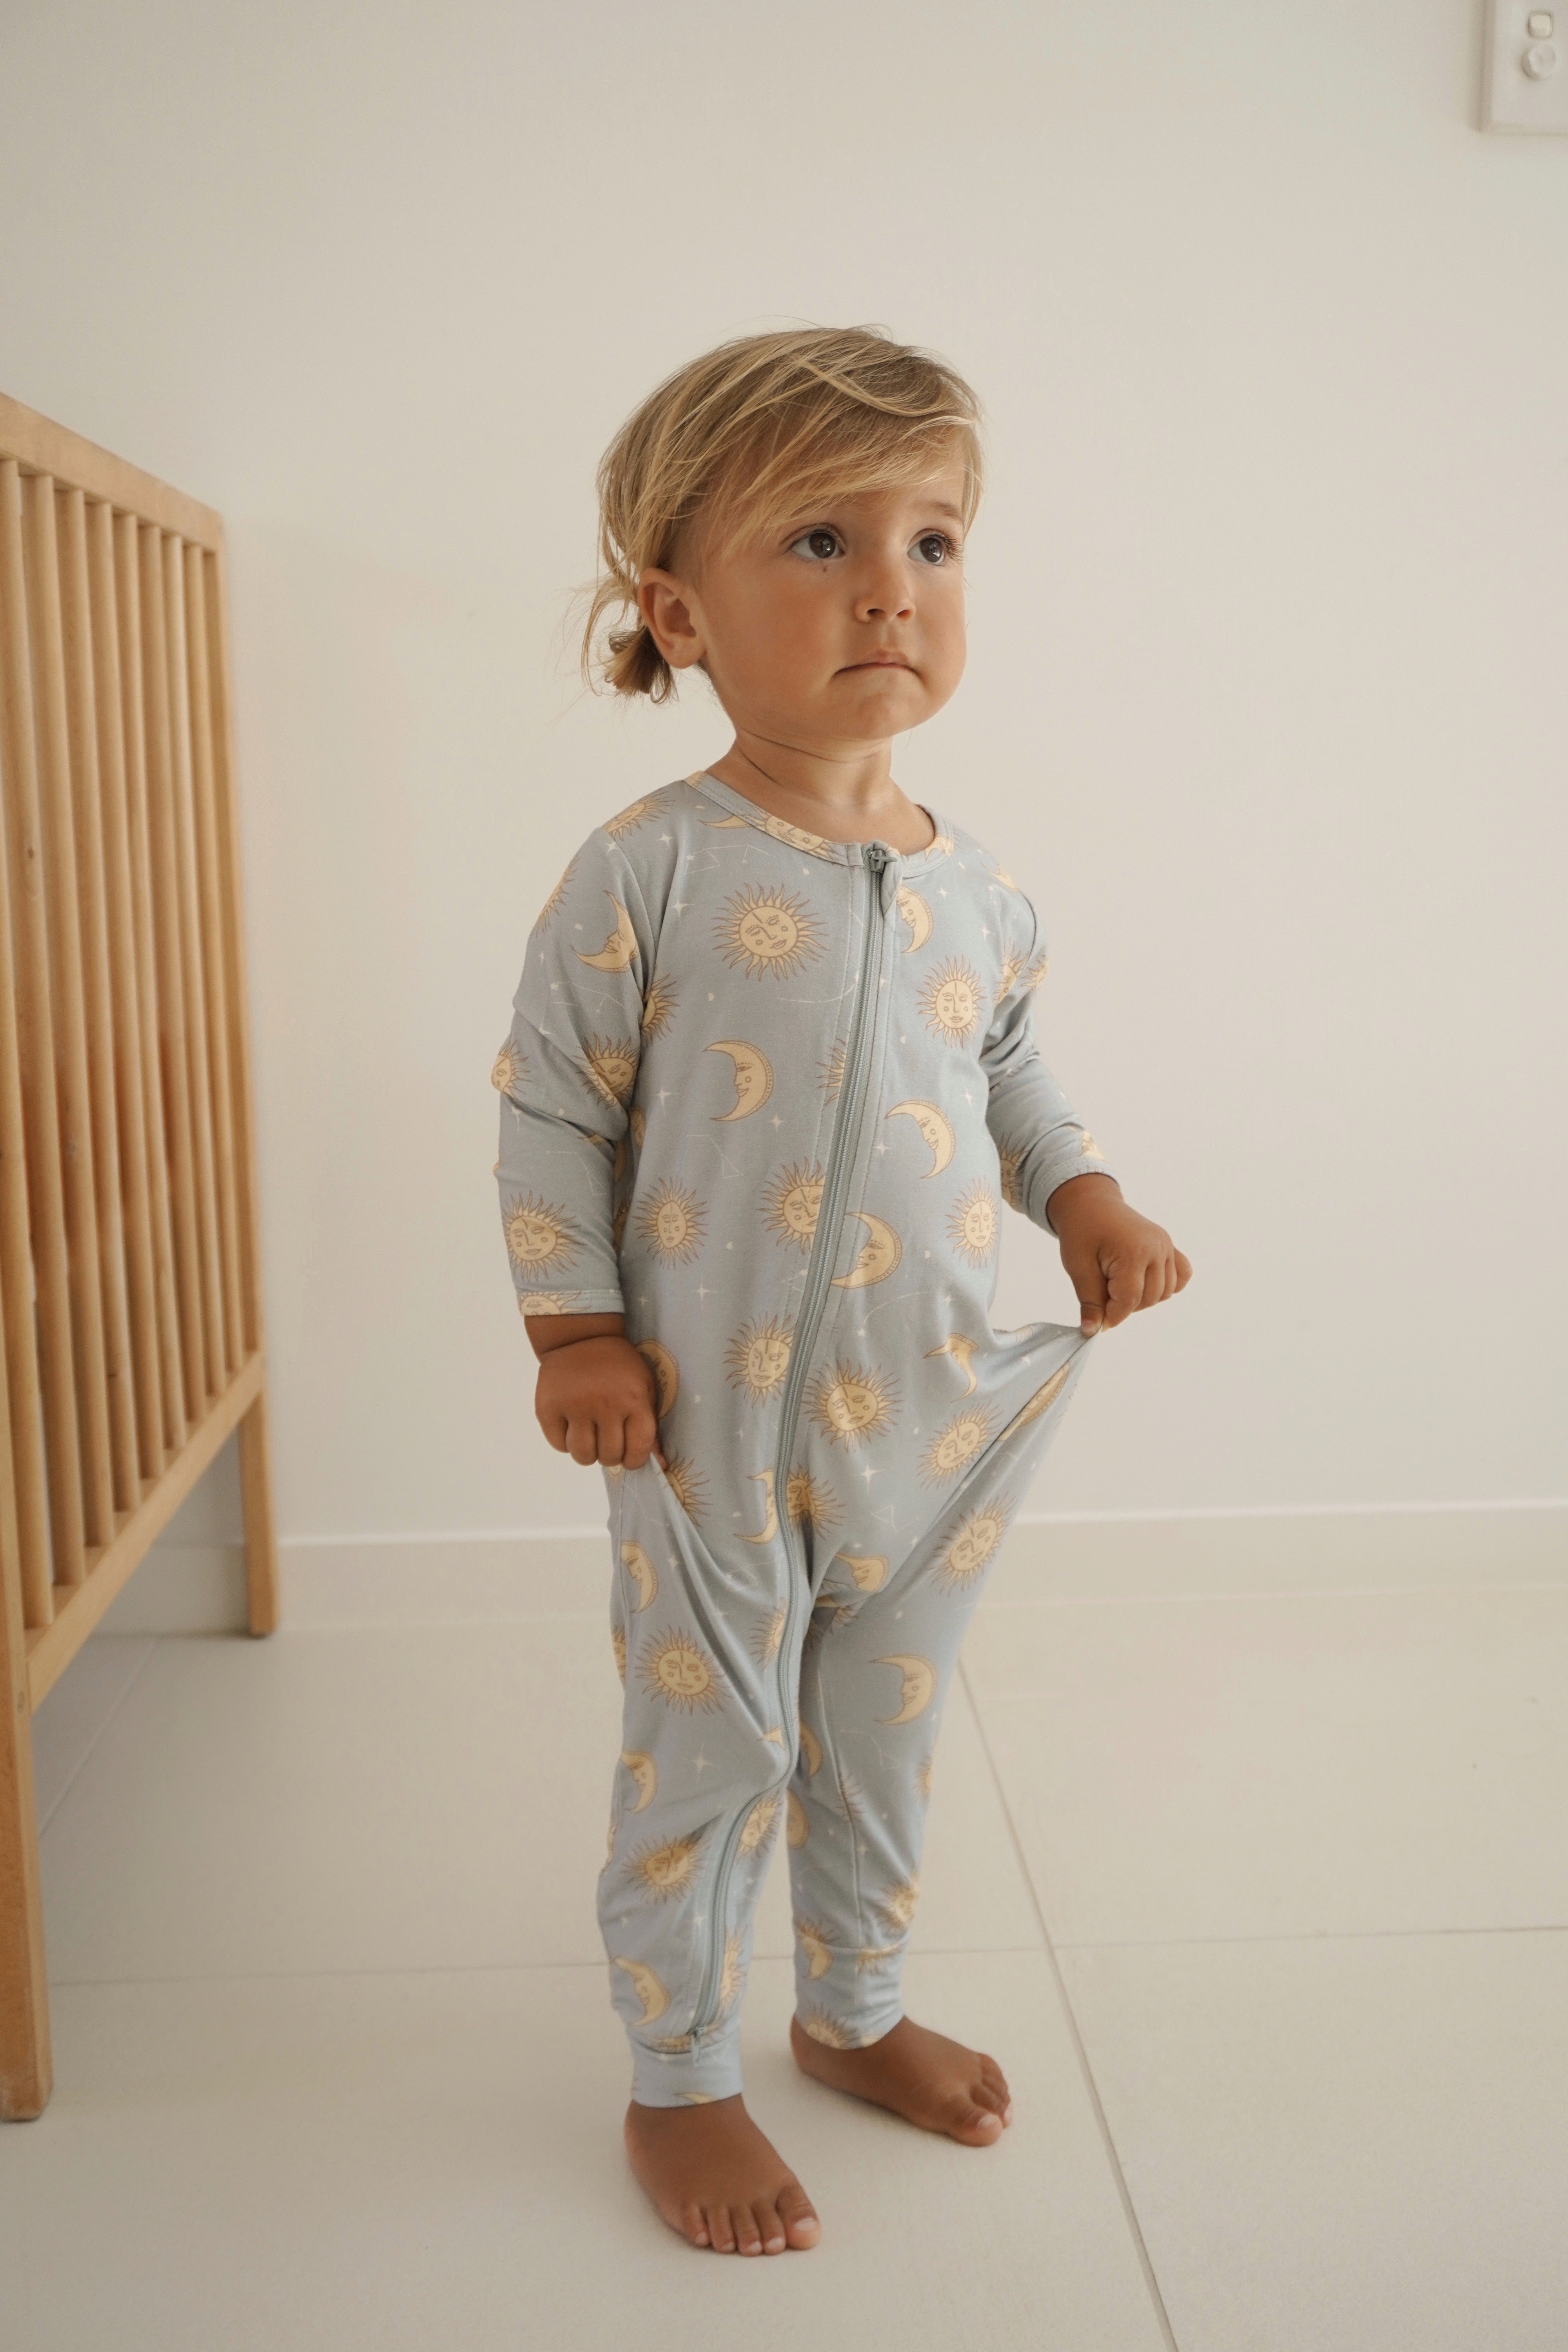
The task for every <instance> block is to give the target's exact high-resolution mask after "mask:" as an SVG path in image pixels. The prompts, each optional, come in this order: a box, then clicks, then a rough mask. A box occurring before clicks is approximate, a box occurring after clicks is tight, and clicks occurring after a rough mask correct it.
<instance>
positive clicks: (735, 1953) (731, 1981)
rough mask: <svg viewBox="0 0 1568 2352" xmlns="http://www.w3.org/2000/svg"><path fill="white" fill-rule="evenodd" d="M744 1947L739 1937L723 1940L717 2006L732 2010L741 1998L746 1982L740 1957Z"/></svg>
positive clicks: (731, 1936) (729, 1937)
mask: <svg viewBox="0 0 1568 2352" xmlns="http://www.w3.org/2000/svg"><path fill="white" fill-rule="evenodd" d="M744 1949H745V1946H744V1944H743V1942H742V1938H741V1937H739V1936H737V1935H734V1934H731V1935H728V1936H726V1937H725V1938H724V1958H723V1963H722V1965H721V1968H720V1970H719V2006H720V2008H721V2009H730V2008H732V2007H733V2005H734V2003H735V2002H736V2001H738V2000H740V1998H741V1994H742V1990H743V1989H744V1986H745V1982H746V1969H745V1962H744V1960H743V1958H742V1953H743V1951H744Z"/></svg>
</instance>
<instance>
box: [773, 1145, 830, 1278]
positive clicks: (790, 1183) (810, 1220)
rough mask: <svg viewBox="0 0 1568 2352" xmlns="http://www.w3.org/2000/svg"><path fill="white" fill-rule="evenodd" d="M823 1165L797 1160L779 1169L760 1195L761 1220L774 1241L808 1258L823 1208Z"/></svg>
mask: <svg viewBox="0 0 1568 2352" xmlns="http://www.w3.org/2000/svg"><path fill="white" fill-rule="evenodd" d="M822 1184H823V1175H822V1165H821V1162H820V1161H819V1160H810V1161H807V1160H794V1161H792V1163H791V1164H790V1166H789V1167H787V1168H781V1169H780V1170H779V1171H778V1174H777V1175H776V1176H775V1177H774V1178H773V1182H772V1183H771V1184H770V1185H769V1186H768V1189H767V1191H766V1192H764V1193H763V1220H764V1222H765V1223H766V1225H767V1228H768V1231H769V1232H770V1233H771V1234H772V1235H773V1239H774V1241H776V1242H782V1243H783V1244H784V1247H785V1248H786V1249H797V1250H798V1251H799V1252H800V1254H801V1255H802V1257H809V1256H810V1255H811V1244H812V1242H813V1240H814V1239H815V1238H816V1220H817V1217H818V1214H819V1213H820V1212H821V1208H822Z"/></svg>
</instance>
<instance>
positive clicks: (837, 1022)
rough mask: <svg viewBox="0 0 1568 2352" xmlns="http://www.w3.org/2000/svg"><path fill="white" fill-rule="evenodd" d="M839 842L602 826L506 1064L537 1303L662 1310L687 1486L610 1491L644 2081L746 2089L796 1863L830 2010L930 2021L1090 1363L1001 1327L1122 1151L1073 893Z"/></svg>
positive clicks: (655, 1470)
mask: <svg viewBox="0 0 1568 2352" xmlns="http://www.w3.org/2000/svg"><path fill="white" fill-rule="evenodd" d="M932 818H933V823H934V824H935V825H936V827H937V838H936V839H935V841H934V842H933V843H932V844H931V846H930V847H929V848H927V849H924V850H920V851H916V852H914V853H913V854H911V855H908V856H899V855H897V854H896V853H894V852H892V851H890V850H889V849H887V848H886V847H885V846H884V845H879V844H862V843H848V844H845V843H833V842H826V841H823V840H820V839H819V838H818V837H817V836H816V835H812V834H807V833H804V832H802V831H800V830H799V829H798V828H795V827H793V826H790V825H787V824H784V823H783V822H782V820H780V819H777V818H774V817H771V816H768V815H766V814H764V812H763V811H762V810H761V809H760V808H758V807H757V806H756V805H755V804H754V803H751V802H749V801H747V800H745V799H743V798H742V796H741V795H740V794H739V793H734V792H731V790H730V789H729V788H728V787H727V786H726V785H724V784H721V783H720V782H717V780H715V779H714V778H712V777H710V776H707V775H699V776H695V777H689V778H687V779H686V780H685V781H683V782H679V783H676V784H671V785H668V786H667V787H666V788H664V789H663V790H662V791H660V792H658V793H652V794H650V795H649V796H648V797H647V799H645V800H641V801H638V802H637V803H634V804H633V805H632V807H631V808H629V809H626V810H625V811H623V812H622V814H620V815H619V816H618V817H615V818H613V819H611V821H610V822H609V823H608V824H606V825H605V826H603V827H602V828H600V830H599V831H597V832H596V833H595V834H594V835H591V836H590V838H589V840H588V841H587V842H586V843H585V844H584V847H583V849H582V850H581V851H580V852H579V853H578V855H577V856H576V857H575V858H574V860H573V862H572V865H571V866H569V867H568V869H567V871H566V873H565V875H563V877H562V880H561V882H560V883H559V884H558V885H557V887H556V888H555V890H554V891H552V894H551V897H550V898H549V900H548V901H547V903H546V905H545V907H544V909H543V911H542V914H541V916H540V919H539V921H538V923H537V924H536V925H535V927H534V931H533V934H532V937H531V940H530V942H529V947H528V952H527V958H526V961H525V965H524V970H523V976H522V981H521V985H520V987H519V989H518V992H517V996H516V1000H515V1005H514V1017H513V1021H512V1025H511V1030H510V1035H509V1037H508V1040H507V1043H506V1045H504V1046H503V1048H502V1050H501V1053H500V1056H499V1057H498V1059H497V1063H496V1067H495V1073H494V1076H495V1082H496V1084H497V1086H498V1087H500V1091H501V1097H502V1101H501V1117H500V1129H501V1150H500V1163H499V1167H498V1171H497V1172H498V1178H499V1182H500V1210H501V1221H502V1226H503V1230H504V1232H505V1234H506V1238H507V1245H508V1252H509V1256H510V1263H511V1267H512V1274H513V1279H514V1283H515V1286H516V1289H517V1293H518V1303H519V1306H520V1307H521V1310H522V1311H523V1312H524V1313H525V1314H529V1315H551V1314H582V1313H591V1312H595V1311H601V1310H614V1311H619V1312H624V1313H625V1315H626V1331H627V1335H628V1337H629V1338H630V1339H633V1340H634V1341H635V1342H636V1343H637V1344H638V1345H639V1346H640V1347H641V1348H642V1349H643V1351H644V1353H645V1355H646V1356H647V1360H648V1362H649V1364H650V1366H651V1367H652V1369H653V1371H654V1375H655V1379H656V1381H657V1384H658V1401H659V1432H660V1445H661V1449H662V1451H663V1453H664V1455H665V1462H666V1466H665V1467H664V1468H663V1469H660V1467H659V1466H658V1464H656V1463H649V1464H648V1465H647V1466H646V1467H644V1468H642V1469H639V1470H636V1471H629V1472H625V1473H619V1472H613V1473H608V1474H606V1475H607V1479H608V1485H609V1492H610V1506H611V1532H612V1542H613V1557H614V1588H613V1597H612V1625H613V1630H614V1633H615V1639H616V1654H617V1660H618V1662H619V1664H620V1666H621V1670H622V1675H623V1680H624V1681H625V1683H626V1712H625V1727H624V1749H623V1755H622V1759H621V1762H620V1764H619V1766H618V1768H617V1770H616V1794H615V1800H614V1819H613V1822H612V1828H611V1838H610V1844H609V1851H608V1858H607V1860H606V1864H605V1871H604V1873H603V1875H602V1878H601V1882H600V1902H599V1910H600V1920H601V1925H602V1927H603V1929H604V1933H605V1947H606V1950H607V1952H608V1954H609V1957H610V1961H611V1971H610V1973H611V1981H612V1987H613V1990H614V1996H615V1999H616V2005H617V2007H618V2009H619V2010H620V2011H621V2013H622V2015H623V2017H624V2019H625V2021H626V2026H627V2029H628V2032H629V2034H630V2037H631V2042H632V2048H633V2056H634V2087H635V2094H636V2096H637V2098H639V2099H641V2100H644V2101H646V2102H647V2103H648V2104H651V2105H675V2104H678V2103H679V2102H681V2101H685V2100H692V2099H702V2098H718V2097H723V2096H726V2095H729V2094H730V2093H731V2092H732V2091H735V2090H738V2089H739V2088H740V2070H739V2063H738V2058H737V2053H736V2037H737V2021H738V2009H739V2000H740V1992H741V1989H742V1984H743V1981H744V1976H745V1969H746V1965H747V1960H748V1957H749V1949H750V1937H751V1922H752V1912H753V1909H754V1904H755V1897H756V1893H757V1889H758V1886H759V1885H760V1881H761V1875H762V1871H763V1866H764V1864H765V1860H766V1856H767V1853H768V1852H769V1849H770V1846H771V1843H772V1842H773V1838H774V1837H775V1836H776V1834H777V1832H778V1830H779V1828H780V1826H781V1823H782V1824H783V1825H784V1827H785V1829H786V1832H787V1836H788V1841H789V1846H790V1867H791V1874H792V1882H793V1894H794V1897H795V1919H796V1937H797V1961H798V1968H799V1973H800V1983H801V2000H800V2011H799V2013H800V2016H801V2020H802V2022H803V2024H804V2025H805V2028H806V2030H807V2031H808V2032H814V2033H816V2035H817V2036H818V2038H819V2039H821V2040H823V2041H826V2042H844V2043H846V2044H853V2043H857V2042H866V2041H870V2040H874V2039H876V2038H877V2037H878V2036H879V2034H881V2033H883V2032H887V2031H888V2029H889V2027H890V2026H891V2025H892V2024H893V2023H894V2022H896V2021H897V2018H898V2016H899V2014H900V2009H899V1972H900V1961H901V1958H902V1953H903V1949H904V1947H905V1944H906V1942H907V1938H908V1934H909V1928H910V1919H911V1917H912V1916H913V1911H914V1906H915V1902H916V1899H917V1896H918V1891H919V1876H918V1871H919V1859H920V1849H921V1831H922V1827H923V1814H924V1805H925V1801H926V1798H927V1796H928V1795H929V1791H930V1785H931V1751H932V1748H933V1745H934V1740H935V1732H936V1726H937V1723H938V1721H939V1720H940V1717H941V1711H942V1701H943V1698H944V1696H945V1693H946V1689H947V1687H948V1684H949V1681H950V1678H951V1675H952V1665H953V1661H954V1659H955V1657H956V1654H957V1650H958V1645H959V1642H960V1640H961V1638H962V1634H963V1627H964V1624H965V1623H966V1622H967V1619H968V1614H969V1611H970V1610H971V1608H972V1607H973V1602H974V1600H975V1598H976V1597H977V1595H978V1593H979V1591H980V1590H981V1587H982V1585H983V1582H984V1576H985V1572H986V1570H987V1569H988V1567H989V1565H990V1563H991V1562H992V1560H993V1559H994V1557H995V1554H996V1551H997V1549H998V1548H999V1545H1000V1543H1001V1540H1002V1537H1003V1535H1004V1534H1005V1528H1006V1526H1007V1523H1008V1521H1009V1520H1010V1518H1011V1517H1013V1515H1014V1514H1015V1512H1016V1509H1017V1507H1018V1506H1019V1503H1020V1501H1021V1500H1022V1497H1023V1495H1024V1493H1025V1491H1026V1487H1027V1485H1028V1481H1029V1478H1030V1476H1031V1475H1032V1474H1033V1471H1034V1469H1035V1467H1036V1466H1037V1461H1038V1458H1039V1455H1040V1454H1041V1453H1042V1452H1043V1451H1044V1448H1045V1446H1046V1445H1047V1444H1048V1443H1049V1440H1050V1437H1051V1435H1052V1433H1054V1431H1055V1429H1056V1427H1057V1425H1058V1423H1059V1420H1060V1416H1061V1413H1062V1411H1063V1410H1064V1408H1065V1405H1066V1402H1067V1400H1068V1394H1069V1393H1070V1391H1071V1389H1072V1387H1073V1386H1074V1384H1075V1382H1076V1380H1077V1377H1078V1374H1079V1370H1081V1365H1082V1360H1083V1352H1084V1346H1085V1343H1084V1341H1083V1339H1082V1338H1081V1335H1080V1333H1079V1331H1078V1329H1077V1328H1065V1327H1060V1326H1055V1325H1049V1324H1035V1325H1031V1326H1029V1327H1027V1328H1025V1329H1023V1330H1020V1331H1015V1332H998V1331H996V1330H995V1329H994V1328H993V1325H992V1322H991V1316H990V1308H991V1302H992V1298H993V1296H994V1286H995V1270H996V1255H997V1244H998V1240H999V1232H998V1226H999V1218H1000V1210H1001V1204H1002V1202H1003V1200H1004V1199H1005V1200H1007V1201H1009V1202H1012V1204H1013V1205H1014V1206H1015V1207H1017V1208H1020V1209H1022V1210H1023V1211H1024V1213H1026V1214H1027V1215H1029V1216H1031V1217H1033V1218H1034V1219H1035V1220H1036V1221H1037V1223H1045V1222H1046V1216H1045V1207H1046V1202H1047V1201H1048V1199H1049V1198H1050V1195H1051V1193H1052V1192H1055V1190H1056V1189H1057V1187H1058V1185H1059V1184H1061V1183H1064V1182H1065V1181H1068V1179H1069V1178H1070V1177H1073V1176H1077V1175H1080V1174H1083V1173H1086V1172H1089V1171H1103V1170H1104V1168H1105V1162H1104V1160H1103V1159H1102V1158H1101V1156H1100V1152H1099V1150H1098V1148H1097V1147H1096V1145H1095V1144H1094V1142H1093V1140H1092V1139H1091V1138H1090V1137H1089V1136H1088V1135H1087V1134H1086V1132H1085V1130H1084V1129H1083V1127H1082V1126H1081V1124H1080V1123H1079V1120H1078V1119H1077V1118H1076V1117H1075V1116H1074V1114H1073V1112H1072V1110H1071V1108H1070V1107H1069V1106H1068V1103H1067V1101H1066V1099H1065V1097H1063V1095H1062V1093H1061V1091H1060V1089H1059V1087H1058V1086H1057V1085H1056V1082H1055V1080H1054V1079H1053V1078H1052V1077H1051V1076H1050V1073H1049V1072H1048V1071H1047V1068H1046V1066H1045V1065H1044V1063H1043V1061H1042V1060H1041V1058H1040V1055H1039V1052H1038V1049H1037V1045H1036V1042H1035V1036H1034V1027H1033V1021H1032V1015H1031V1006H1032V1001H1033V993H1034V990H1035V988H1036V987H1037V984H1038V982H1039V980H1040V979H1041V978H1042V977H1043V975H1044V971H1045V950H1044V944H1043V941H1042V940H1041V937H1040V932H1039V926H1038V922H1037V918H1036V915H1035V910H1034V908H1032V906H1031V905H1030V903H1029V901H1028V899H1027V898H1026V897H1025V896H1024V894H1023V893H1022V891H1021V890H1020V889H1019V888H1018V887H1017V886H1016V883H1014V882H1013V880H1012V878H1011V877H1009V876H1008V875H1007V874H1006V873H1005V871H1004V870H1003V869H1002V868H1001V867H1000V866H997V865H996V863H995V862H994V860H993V859H992V858H990V857H989V856H987V855H986V854H985V853H984V851H983V850H982V849H981V848H980V847H979V846H978V845H977V844H976V843H974V842H973V841H972V840H971V839H970V838H969V837H968V836H967V835H964V834H963V832H962V831H960V829H959V828H958V827H957V826H955V825H953V824H951V823H950V822H948V821H947V820H945V819H944V818H943V817H942V816H941V815H940V814H936V813H934V812H933V813H932Z"/></svg>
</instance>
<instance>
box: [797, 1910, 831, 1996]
mask: <svg viewBox="0 0 1568 2352" xmlns="http://www.w3.org/2000/svg"><path fill="white" fill-rule="evenodd" d="M794 1926H795V1942H796V1943H797V1944H798V1945H799V1946H800V1948H801V1950H802V1951H803V1952H804V1953H805V1958H806V1964H807V1965H806V1973H807V1975H808V1976H809V1977H810V1979H811V1981H812V1983H813V1984H815V1983H816V1979H817V1978H818V1977H825V1976H826V1974H827V1971H828V1969H830V1968H831V1967H832V1966H833V1948H832V1947H833V1930H832V1928H831V1927H829V1926H828V1925H827V1923H826V1920H823V1919H796V1920H795V1922H794Z"/></svg>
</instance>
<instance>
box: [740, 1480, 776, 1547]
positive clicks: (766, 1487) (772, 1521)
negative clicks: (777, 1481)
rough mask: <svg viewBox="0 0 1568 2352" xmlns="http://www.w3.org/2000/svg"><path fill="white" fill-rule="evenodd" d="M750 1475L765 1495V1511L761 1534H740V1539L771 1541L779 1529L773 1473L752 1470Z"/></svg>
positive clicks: (747, 1541) (745, 1541)
mask: <svg viewBox="0 0 1568 2352" xmlns="http://www.w3.org/2000/svg"><path fill="white" fill-rule="evenodd" d="M752 1477H753V1478H754V1479H756V1480H757V1482H758V1484H759V1485H760V1486H761V1487H762V1490H763V1494H764V1495H765V1496H767V1511H766V1514H765V1516H764V1517H763V1532H762V1534H761V1535H760V1536H742V1538H741V1541H742V1543H749V1544H765V1543H772V1541H773V1538H774V1537H775V1536H776V1535H777V1533H778V1531H779V1507H778V1503H777V1501H776V1499H775V1497H774V1495H773V1472H772V1471H771V1470H753V1471H752Z"/></svg>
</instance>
